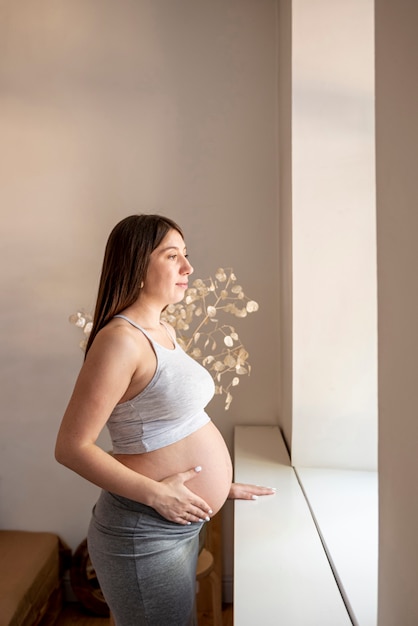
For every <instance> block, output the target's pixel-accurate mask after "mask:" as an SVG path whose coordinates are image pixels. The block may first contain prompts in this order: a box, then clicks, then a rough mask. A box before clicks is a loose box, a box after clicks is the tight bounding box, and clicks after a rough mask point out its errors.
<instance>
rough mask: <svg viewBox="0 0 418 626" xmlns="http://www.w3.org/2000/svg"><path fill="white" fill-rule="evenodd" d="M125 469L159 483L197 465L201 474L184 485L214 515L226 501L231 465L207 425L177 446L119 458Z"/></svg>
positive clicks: (219, 438) (216, 433) (225, 450)
mask: <svg viewBox="0 0 418 626" xmlns="http://www.w3.org/2000/svg"><path fill="white" fill-rule="evenodd" d="M115 457H116V458H117V459H118V460H119V461H120V462H121V463H123V464H124V465H127V466H128V467H130V468H131V469H133V470H135V471H137V472H138V473H140V474H144V475H145V476H148V477H149V478H152V479H153V480H162V479H164V478H167V477H168V476H171V475H173V474H176V473H178V472H184V471H186V470H189V469H192V468H193V467H197V466H198V465H200V466H201V467H202V471H201V472H199V473H198V474H196V476H195V477H194V478H193V479H192V480H190V481H188V482H187V486H188V488H189V489H190V490H191V491H193V492H194V493H196V494H197V495H199V496H200V497H201V498H203V499H204V500H205V502H207V504H208V505H209V506H210V507H211V509H212V511H213V514H215V513H217V512H218V511H219V509H220V508H221V506H222V505H223V504H224V502H225V500H226V498H227V497H228V493H229V489H230V487H231V481H232V463H231V458H230V455H229V452H228V448H227V446H226V444H225V441H224V439H223V437H222V435H221V433H220V432H219V430H218V429H217V428H216V426H215V425H214V424H213V422H209V423H208V424H206V425H205V426H203V427H202V428H199V430H197V431H196V432H194V433H192V434H191V435H189V436H188V437H185V438H184V439H181V440H180V441H177V442H176V443H173V444H171V445H170V446H166V447H164V448H160V449H159V450H154V451H152V452H147V453H145V454H129V455H128V454H119V455H115Z"/></svg>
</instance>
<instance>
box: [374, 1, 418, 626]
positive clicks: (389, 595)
mask: <svg viewBox="0 0 418 626" xmlns="http://www.w3.org/2000/svg"><path fill="white" fill-rule="evenodd" d="M417 24H418V5H417V4H416V3H415V2H411V1H409V0H399V1H398V2H391V1H390V0H377V1H376V111H377V113H376V138H377V153H376V163H377V232H378V238H377V242H378V294H379V500H380V506H379V514H380V530H379V532H380V550H379V626H393V625H394V624H402V626H415V625H416V624H417V623H418V598H417V593H416V574H417V571H418V538H417V528H418V498H417V476H418V454H417V441H418V420H417V416H418V401H417V355H418V333H417V320H418V293H417V267H418V247H417V233H418V211H417V207H418V185H417V163H418V149H417V146H418V124H417V111H418V85H417V81H416V76H417V69H418V39H417Z"/></svg>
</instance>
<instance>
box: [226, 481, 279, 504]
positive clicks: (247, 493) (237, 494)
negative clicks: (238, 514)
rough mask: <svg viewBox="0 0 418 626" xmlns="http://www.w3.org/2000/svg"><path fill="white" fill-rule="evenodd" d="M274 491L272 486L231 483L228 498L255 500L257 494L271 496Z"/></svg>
mask: <svg viewBox="0 0 418 626" xmlns="http://www.w3.org/2000/svg"><path fill="white" fill-rule="evenodd" d="M275 493H276V489H275V488H274V487H261V486H260V485H247V484H244V483H232V485H231V489H230V490H229V495H228V500H257V498H258V496H272V495H274V494H275Z"/></svg>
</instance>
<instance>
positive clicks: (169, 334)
mask: <svg viewBox="0 0 418 626" xmlns="http://www.w3.org/2000/svg"><path fill="white" fill-rule="evenodd" d="M113 317H120V318H121V319H123V320H126V321H127V322H129V324H131V325H132V326H134V327H135V328H137V329H138V330H140V331H141V332H142V333H143V334H144V335H145V337H146V338H147V339H148V340H149V341H150V342H151V343H152V344H153V345H159V344H158V342H156V341H155V340H154V339H153V338H152V337H151V335H150V334H149V332H148V331H146V330H145V328H142V326H140V325H139V324H137V323H136V322H134V321H133V320H131V319H130V318H129V317H127V316H126V315H122V314H121V313H118V314H116V315H114V316H113ZM160 324H161V326H163V328H164V330H165V332H166V333H167V335H168V336H169V338H170V339H171V341H172V342H173V347H174V348H176V347H177V342H176V338H175V337H173V335H172V334H171V332H170V330H169V329H168V327H167V326H166V324H164V322H160Z"/></svg>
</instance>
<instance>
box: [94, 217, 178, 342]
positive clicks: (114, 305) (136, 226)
mask: <svg viewBox="0 0 418 626" xmlns="http://www.w3.org/2000/svg"><path fill="white" fill-rule="evenodd" d="M172 229H174V230H176V231H177V232H179V233H180V235H181V236H182V237H183V232H182V230H181V228H180V227H179V226H178V225H177V224H176V223H175V222H173V221H172V220H170V219H169V218H168V217H162V216H161V215H130V216H129V217H125V219H123V220H122V221H120V222H119V223H118V224H116V226H115V227H114V228H113V230H112V232H111V233H110V235H109V239H108V240H107V244H106V249H105V254H104V259H103V266H102V272H101V276H100V283H99V290H98V294H97V300H96V306H95V310H94V319H93V327H92V330H91V333H90V336H89V339H88V342H87V346H86V351H85V353H86V354H87V352H88V351H89V349H90V347H91V344H92V343H93V341H94V338H95V337H96V335H97V333H98V332H99V330H100V329H101V328H103V326H105V325H106V324H107V322H108V321H109V320H110V319H112V317H113V316H114V315H116V314H117V313H119V312H120V311H123V309H126V308H127V307H128V306H131V304H133V303H134V302H135V301H136V300H137V298H138V296H139V292H140V290H141V285H142V283H143V281H144V280H145V275H146V273H147V269H148V264H149V260H150V255H151V252H152V251H153V250H155V248H157V246H159V245H160V243H161V241H162V240H163V239H164V237H165V236H166V234H167V233H168V231H170V230H172Z"/></svg>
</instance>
